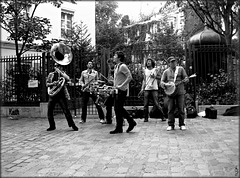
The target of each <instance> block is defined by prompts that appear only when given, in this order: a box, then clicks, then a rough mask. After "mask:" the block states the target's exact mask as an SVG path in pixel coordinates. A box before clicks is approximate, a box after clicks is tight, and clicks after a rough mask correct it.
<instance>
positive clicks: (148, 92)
mask: <svg viewBox="0 0 240 178" xmlns="http://www.w3.org/2000/svg"><path fill="white" fill-rule="evenodd" d="M151 95H152V99H153V103H154V105H156V106H157V108H158V109H159V110H160V111H162V107H161V106H160V105H159V103H158V91H157V90H145V91H144V107H143V110H144V118H145V119H148V114H149V107H148V106H149V97H150V96H151Z"/></svg>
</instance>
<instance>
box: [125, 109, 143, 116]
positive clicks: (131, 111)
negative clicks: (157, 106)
mask: <svg viewBox="0 0 240 178" xmlns="http://www.w3.org/2000/svg"><path fill="white" fill-rule="evenodd" d="M127 111H128V113H129V114H130V115H131V116H132V117H133V118H140V119H142V118H143V109H142V108H140V109H139V108H137V107H135V106H133V107H132V108H131V109H127Z"/></svg>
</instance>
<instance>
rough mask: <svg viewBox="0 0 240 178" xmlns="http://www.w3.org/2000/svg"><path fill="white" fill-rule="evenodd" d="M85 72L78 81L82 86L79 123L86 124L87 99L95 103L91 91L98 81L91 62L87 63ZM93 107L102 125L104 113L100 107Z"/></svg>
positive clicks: (95, 98)
mask: <svg viewBox="0 0 240 178" xmlns="http://www.w3.org/2000/svg"><path fill="white" fill-rule="evenodd" d="M87 68H88V69H86V70H84V71H82V73H81V77H80V79H79V82H80V85H81V86H82V104H83V106H82V116H81V120H80V123H84V122H86V117H87V104H88V101H89V97H91V98H92V100H93V102H94V103H95V102H96V100H97V95H96V94H95V93H94V92H92V91H91V89H92V87H93V84H94V83H96V82H97V80H98V72H97V71H96V70H94V69H93V63H92V61H89V62H88V64H87ZM95 106H96V108H97V111H98V116H99V118H100V122H101V123H104V122H105V121H104V113H103V110H102V107H101V106H100V105H98V104H96V103H95Z"/></svg>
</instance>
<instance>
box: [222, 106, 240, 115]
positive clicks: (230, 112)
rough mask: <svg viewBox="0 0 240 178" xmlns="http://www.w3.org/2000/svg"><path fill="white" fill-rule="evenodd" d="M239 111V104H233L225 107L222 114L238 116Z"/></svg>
mask: <svg viewBox="0 0 240 178" xmlns="http://www.w3.org/2000/svg"><path fill="white" fill-rule="evenodd" d="M239 113H240V107H239V106H233V107H230V108H228V109H226V111H225V113H223V115H224V116H239Z"/></svg>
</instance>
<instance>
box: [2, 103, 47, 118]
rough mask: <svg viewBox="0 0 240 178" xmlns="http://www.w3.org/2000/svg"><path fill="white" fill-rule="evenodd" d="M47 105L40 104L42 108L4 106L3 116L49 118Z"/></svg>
mask: <svg viewBox="0 0 240 178" xmlns="http://www.w3.org/2000/svg"><path fill="white" fill-rule="evenodd" d="M47 104H48V103H40V106H2V107H1V116H5V117H8V116H11V117H15V118H16V117H31V118H34V117H36V118H39V117H46V116H47Z"/></svg>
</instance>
